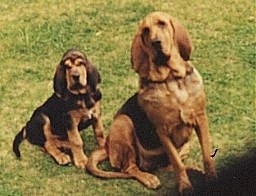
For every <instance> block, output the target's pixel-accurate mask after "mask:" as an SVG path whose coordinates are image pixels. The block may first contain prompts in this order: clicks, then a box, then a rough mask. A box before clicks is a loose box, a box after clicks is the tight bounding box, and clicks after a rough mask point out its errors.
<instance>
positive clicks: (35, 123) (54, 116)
mask: <svg viewBox="0 0 256 196" xmlns="http://www.w3.org/2000/svg"><path fill="white" fill-rule="evenodd" d="M98 93H100V92H98ZM69 97H70V98H69V99H68V100H63V99H61V98H59V97H58V96H57V95H56V94H53V95H52V96H51V97H50V98H49V99H48V100H47V101H46V102H45V103H44V104H43V105H42V106H40V107H38V108H37V109H36V110H35V111H34V113H33V114H32V116H31V118H30V120H29V121H28V122H27V123H26V126H25V127H24V128H23V129H22V130H21V131H20V132H19V133H18V134H17V135H16V136H15V139H14V141H13V151H14V153H15V154H16V156H17V157H20V151H19V145H20V143H21V142H22V140H23V139H27V140H28V141H29V142H30V143H32V144H34V145H38V146H40V147H43V146H44V143H45V141H46V138H45V136H44V133H43V125H44V124H45V122H44V118H43V115H45V116H47V117H48V118H49V119H50V122H51V126H52V133H53V134H55V135H57V136H58V137H59V138H60V139H64V140H66V139H67V137H68V136H67V129H68V126H70V125H69V123H68V122H69V121H68V118H69V116H68V115H67V113H68V112H69V111H71V110H75V109H78V106H77V105H76V101H77V99H80V100H81V101H84V102H85V104H86V105H87V104H88V100H89V99H93V98H92V97H91V96H90V95H88V94H85V95H79V96H76V95H70V96H69ZM98 100H100V99H99V97H97V99H96V100H94V99H93V103H95V102H96V101H98ZM93 105H94V104H91V103H90V104H89V108H90V107H92V106H93ZM87 107H88V106H87ZM92 120H93V119H88V120H86V121H82V122H80V124H79V125H78V129H79V131H81V130H82V129H85V128H87V127H88V126H90V125H91V124H92ZM24 131H25V134H24ZM24 135H25V138H24V137H23V136H24Z"/></svg>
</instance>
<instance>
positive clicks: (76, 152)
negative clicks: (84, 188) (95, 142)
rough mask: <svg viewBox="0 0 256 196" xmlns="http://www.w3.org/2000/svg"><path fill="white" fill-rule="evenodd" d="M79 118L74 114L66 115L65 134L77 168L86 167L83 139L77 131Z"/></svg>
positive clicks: (86, 159)
mask: <svg viewBox="0 0 256 196" xmlns="http://www.w3.org/2000/svg"><path fill="white" fill-rule="evenodd" d="M79 121H80V118H79V116H76V115H75V114H73V115H72V114H69V115H68V116H67V120H66V123H67V134H68V140H69V142H70V148H71V151H72V154H73V159H74V164H75V166H76V167H77V168H81V169H84V168H86V165H87V161H88V158H87V157H86V155H85V154H84V151H83V141H82V138H81V136H80V133H79V131H78V124H79Z"/></svg>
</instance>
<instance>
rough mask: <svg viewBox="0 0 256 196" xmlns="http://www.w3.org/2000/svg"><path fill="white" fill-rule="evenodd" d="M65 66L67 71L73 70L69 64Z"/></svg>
mask: <svg viewBox="0 0 256 196" xmlns="http://www.w3.org/2000/svg"><path fill="white" fill-rule="evenodd" d="M64 66H65V68H66V69H71V68H72V66H70V65H67V64H64Z"/></svg>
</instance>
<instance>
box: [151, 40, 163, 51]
mask: <svg viewBox="0 0 256 196" xmlns="http://www.w3.org/2000/svg"><path fill="white" fill-rule="evenodd" d="M152 46H153V47H154V48H155V49H161V41H160V40H154V41H152Z"/></svg>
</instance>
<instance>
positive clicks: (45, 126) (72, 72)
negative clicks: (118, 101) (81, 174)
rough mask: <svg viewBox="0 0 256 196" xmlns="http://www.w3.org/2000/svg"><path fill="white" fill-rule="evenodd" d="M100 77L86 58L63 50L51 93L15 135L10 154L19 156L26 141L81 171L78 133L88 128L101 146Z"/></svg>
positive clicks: (82, 156)
mask: <svg viewBox="0 0 256 196" xmlns="http://www.w3.org/2000/svg"><path fill="white" fill-rule="evenodd" d="M100 80H101V79H100V75H99V72H98V71H97V69H96V67H94V66H93V65H92V64H91V62H90V61H89V60H88V59H87V57H86V56H85V55H84V54H83V53H81V52H80V51H78V50H76V49H70V50H67V51H66V53H65V54H64V55H63V57H62V59H61V61H60V63H59V65H58V66H57V69H56V72H55V76H54V93H53V95H52V96H51V97H50V98H49V99H48V100H47V101H46V102H45V103H44V104H43V105H41V106H40V107H38V108H37V109H36V110H35V111H34V113H33V115H32V117H31V118H30V120H29V121H28V122H27V123H26V125H25V126H24V127H23V128H22V129H21V131H20V132H19V133H18V134H17V135H16V137H15V139H14V141H13V151H14V153H15V154H16V156H17V157H20V151H19V145H20V143H21V142H22V141H23V140H24V139H27V140H28V141H29V142H30V143H32V144H35V145H38V146H40V147H42V148H43V150H44V151H46V152H47V153H48V154H50V155H51V156H52V157H53V158H54V159H55V160H56V162H57V163H58V164H60V165H66V164H69V163H70V162H71V160H72V159H73V162H74V164H75V166H76V167H78V168H85V167H86V164H87V160H88V158H87V157H86V155H85V154H84V151H83V141H82V138H81V136H80V134H79V131H81V130H83V129H85V128H87V127H88V126H90V125H92V127H93V129H94V134H95V138H96V140H97V142H98V144H99V146H104V143H105V139H104V136H103V124H102V121H101V116H100V100H101V92H100V89H99V83H100Z"/></svg>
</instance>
